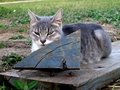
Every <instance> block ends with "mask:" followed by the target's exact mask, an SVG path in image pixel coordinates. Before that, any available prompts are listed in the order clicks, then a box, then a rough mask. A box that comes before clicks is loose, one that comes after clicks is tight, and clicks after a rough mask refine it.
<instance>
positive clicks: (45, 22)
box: [28, 9, 62, 46]
mask: <svg viewBox="0 0 120 90" xmlns="http://www.w3.org/2000/svg"><path fill="white" fill-rule="evenodd" d="M28 15H29V16H30V36H31V38H32V40H33V41H34V42H36V43H37V45H40V46H44V45H47V44H49V43H51V42H54V41H55V40H58V39H60V38H61V29H62V9H59V10H58V11H57V12H56V14H55V15H54V16H38V15H35V14H34V13H33V12H31V11H30V10H28Z"/></svg>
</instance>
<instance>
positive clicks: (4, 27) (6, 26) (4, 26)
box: [0, 23, 9, 29]
mask: <svg viewBox="0 0 120 90" xmlns="http://www.w3.org/2000/svg"><path fill="white" fill-rule="evenodd" d="M0 28H3V29H7V28H9V25H4V24H1V23H0Z"/></svg>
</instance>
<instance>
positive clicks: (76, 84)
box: [0, 41, 120, 90]
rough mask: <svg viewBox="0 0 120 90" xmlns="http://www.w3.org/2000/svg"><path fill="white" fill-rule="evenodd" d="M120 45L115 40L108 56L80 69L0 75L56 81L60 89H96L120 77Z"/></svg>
mask: <svg viewBox="0 0 120 90" xmlns="http://www.w3.org/2000/svg"><path fill="white" fill-rule="evenodd" d="M119 47H120V41H119V42H114V43H113V50H112V54H111V55H110V56H109V57H108V58H106V59H104V60H102V61H100V62H97V63H93V64H89V65H83V66H81V69H80V70H66V71H61V72H55V73H54V76H52V77H50V76H49V74H50V73H49V72H44V71H40V70H23V71H19V70H11V71H7V72H3V73H0V75H6V76H13V77H18V78H24V79H26V78H27V79H30V80H38V81H41V82H48V83H54V84H57V85H58V86H59V89H60V90H68V89H69V90H94V89H97V88H100V87H102V86H104V85H107V84H109V83H111V82H112V81H114V80H116V79H118V78H119V77H120V58H119V57H120V48H119ZM53 90H54V89H53Z"/></svg>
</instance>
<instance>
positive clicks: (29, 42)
mask: <svg viewBox="0 0 120 90" xmlns="http://www.w3.org/2000/svg"><path fill="white" fill-rule="evenodd" d="M25 44H27V45H31V44H32V40H31V38H30V37H28V38H27V39H26V42H25Z"/></svg>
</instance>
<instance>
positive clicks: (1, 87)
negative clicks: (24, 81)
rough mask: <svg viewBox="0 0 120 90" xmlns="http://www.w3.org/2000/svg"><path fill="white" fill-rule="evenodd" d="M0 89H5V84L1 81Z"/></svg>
mask: <svg viewBox="0 0 120 90" xmlns="http://www.w3.org/2000/svg"><path fill="white" fill-rule="evenodd" d="M0 90H6V86H5V85H4V82H3V85H2V86H0Z"/></svg>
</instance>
